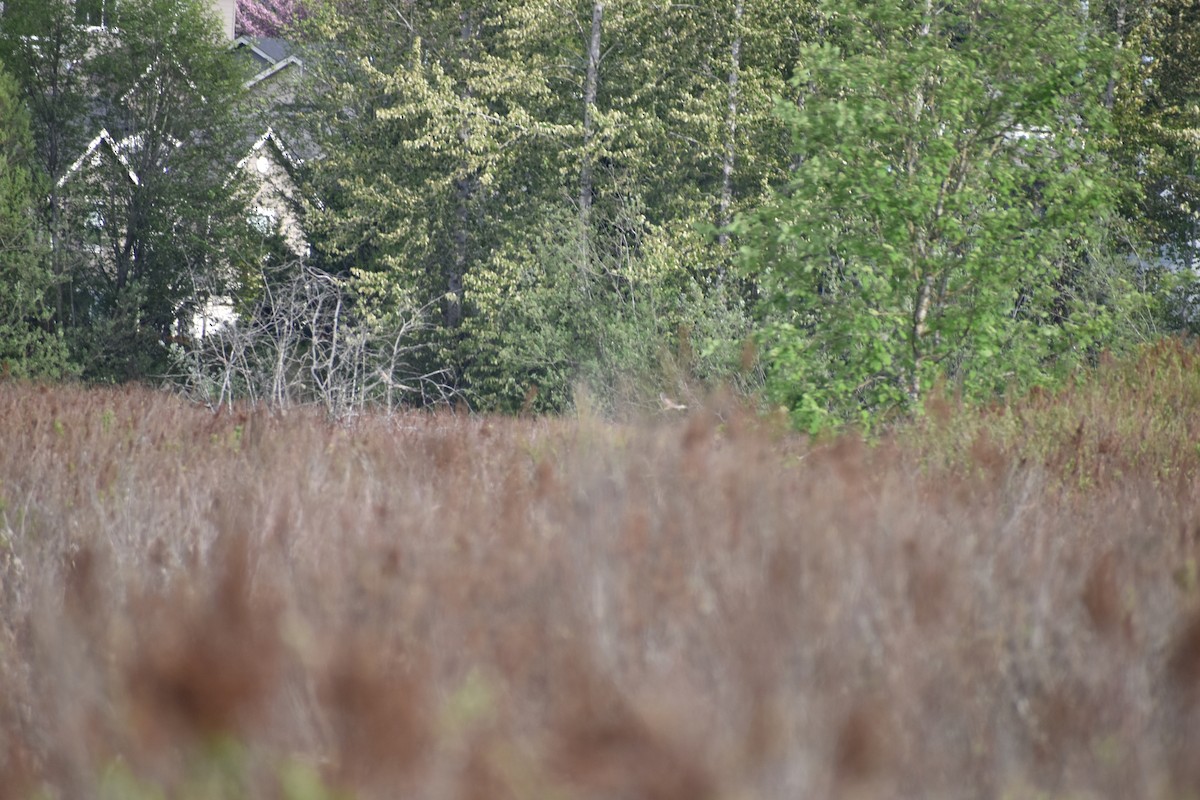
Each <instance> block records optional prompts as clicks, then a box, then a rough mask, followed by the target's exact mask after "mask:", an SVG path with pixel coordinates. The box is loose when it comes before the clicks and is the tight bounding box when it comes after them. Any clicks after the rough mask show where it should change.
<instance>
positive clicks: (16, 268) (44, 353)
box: [0, 66, 69, 377]
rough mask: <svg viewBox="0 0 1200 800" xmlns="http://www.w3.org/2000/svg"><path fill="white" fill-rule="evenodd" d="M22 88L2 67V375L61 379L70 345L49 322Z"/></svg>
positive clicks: (48, 283)
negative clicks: (65, 343) (21, 97)
mask: <svg viewBox="0 0 1200 800" xmlns="http://www.w3.org/2000/svg"><path fill="white" fill-rule="evenodd" d="M19 92H20V89H19V86H18V85H17V82H16V80H15V79H14V78H13V77H12V76H11V75H9V74H8V72H7V71H6V70H5V69H4V68H3V67H2V66H0V376H4V377H8V376H16V377H31V376H42V377H61V376H63V375H64V374H66V373H67V372H68V371H69V370H68V365H67V359H66V348H65V346H64V345H63V341H62V338H61V337H60V336H58V335H56V334H55V333H53V332H52V330H51V328H50V325H49V318H50V308H49V306H48V305H47V304H46V301H47V294H48V292H49V291H50V290H51V288H52V287H53V282H54V276H53V275H52V274H51V272H50V270H49V269H48V268H47V266H46V256H47V250H46V247H45V243H44V241H39V239H38V235H37V215H36V211H35V208H36V205H37V203H38V201H39V199H40V191H39V188H40V187H39V185H38V182H37V181H35V180H34V178H33V175H32V173H31V172H30V169H29V168H28V166H27V165H28V163H30V162H31V161H32V154H33V146H32V139H31V136H30V132H29V118H28V115H27V114H26V111H25V108H24V105H23V103H22V102H21V99H20V97H19Z"/></svg>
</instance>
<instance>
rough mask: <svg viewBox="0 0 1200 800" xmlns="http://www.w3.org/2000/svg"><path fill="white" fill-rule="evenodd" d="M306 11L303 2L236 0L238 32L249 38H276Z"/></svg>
mask: <svg viewBox="0 0 1200 800" xmlns="http://www.w3.org/2000/svg"><path fill="white" fill-rule="evenodd" d="M308 11H309V9H308V8H307V7H306V3H305V2H304V0H238V4H237V25H238V30H240V31H241V32H242V33H244V34H247V35H250V36H278V35H279V34H280V33H281V32H282V31H283V30H285V29H286V28H287V27H288V26H289V25H292V24H293V23H295V22H298V21H299V20H302V19H304V18H305V17H306V16H307V15H308Z"/></svg>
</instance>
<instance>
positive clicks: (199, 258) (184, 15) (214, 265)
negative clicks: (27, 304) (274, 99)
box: [59, 0, 261, 378]
mask: <svg viewBox="0 0 1200 800" xmlns="http://www.w3.org/2000/svg"><path fill="white" fill-rule="evenodd" d="M114 22H115V26H114V27H115V31H116V32H114V33H113V34H112V35H111V36H110V37H108V38H107V39H106V41H105V43H104V44H105V46H104V47H103V48H102V49H99V52H98V53H97V55H95V56H94V59H93V63H92V75H93V81H94V84H95V88H96V89H97V90H98V94H99V95H100V99H99V102H98V103H97V110H96V113H95V115H94V117H93V119H94V124H95V126H96V128H97V129H101V128H102V129H103V130H105V131H107V132H108V133H109V134H110V136H111V144H108V145H106V146H109V147H110V148H111V150H112V151H113V152H110V153H109V154H108V155H109V156H111V157H109V158H106V159H102V160H101V163H100V165H99V166H97V165H96V164H95V163H93V161H94V160H91V159H85V160H83V161H81V162H77V163H76V164H74V165H73V167H72V168H71V169H70V170H68V172H67V173H66V174H65V175H64V177H63V178H62V179H60V180H61V181H62V185H63V186H64V188H65V191H67V192H69V193H70V196H69V197H67V198H65V200H66V207H67V215H68V216H69V220H68V225H67V226H66V233H67V234H68V235H67V236H66V237H64V239H65V241H63V242H61V243H60V245H59V246H61V247H67V248H69V249H70V253H71V255H72V256H73V258H74V267H73V270H72V276H71V277H72V283H71V289H72V293H71V302H72V309H73V311H72V314H71V315H68V317H67V319H66V320H65V321H66V322H67V323H68V324H69V325H70V326H71V328H72V329H73V336H72V337H71V338H72V340H73V342H74V346H75V347H76V348H77V352H79V353H80V354H81V356H82V357H83V358H82V360H83V361H84V363H86V364H87V366H88V374H89V375H91V376H92V377H108V378H136V377H142V376H147V375H153V374H156V373H159V372H161V370H162V369H164V368H165V366H166V364H165V360H164V359H165V352H166V351H165V349H164V348H163V347H162V346H161V343H162V342H163V341H164V340H166V339H168V338H169V337H170V336H171V335H172V334H173V333H174V332H175V331H176V329H177V327H178V326H180V325H181V324H183V323H184V322H186V319H187V318H188V316H189V314H190V310H191V309H193V308H194V307H195V305H196V304H197V303H198V302H202V301H203V299H204V295H205V294H206V293H207V292H209V291H217V290H218V289H219V283H220V279H221V277H222V276H223V275H227V274H228V273H229V272H230V267H231V262H236V261H238V260H241V259H248V260H251V261H253V260H254V258H255V256H254V254H253V247H252V246H251V245H250V244H249V243H250V242H252V241H254V240H255V239H259V240H261V237H254V236H253V234H252V231H250V229H249V226H248V221H247V220H248V214H247V211H246V207H245V198H244V197H242V196H240V194H239V192H238V191H237V188H238V187H237V184H235V183H231V181H230V174H231V171H232V169H233V163H234V162H235V161H236V160H237V157H238V156H239V155H240V150H241V149H242V148H244V147H246V146H248V144H249V139H248V130H247V128H246V125H245V122H246V121H245V120H243V118H242V116H241V114H240V111H241V109H240V108H239V105H238V103H239V100H240V99H241V88H240V85H241V84H240V80H239V74H238V67H237V64H236V63H235V61H234V60H233V59H230V58H229V56H228V54H227V53H226V51H225V47H224V43H223V41H222V39H221V36H220V32H219V27H218V24H217V20H216V19H215V18H214V16H213V15H212V12H211V9H210V7H209V4H208V3H207V2H205V0H126V2H122V3H121V4H120V5H119V6H118V8H117V10H116V13H115V16H114ZM218 293H219V292H218Z"/></svg>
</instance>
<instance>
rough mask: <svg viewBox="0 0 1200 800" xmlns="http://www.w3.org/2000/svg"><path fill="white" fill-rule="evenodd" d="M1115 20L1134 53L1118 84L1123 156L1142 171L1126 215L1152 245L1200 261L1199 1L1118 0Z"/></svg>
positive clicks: (1149, 257) (1181, 259) (1160, 254)
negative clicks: (1129, 0) (1199, 244)
mask: <svg viewBox="0 0 1200 800" xmlns="http://www.w3.org/2000/svg"><path fill="white" fill-rule="evenodd" d="M1109 16H1111V17H1112V18H1113V19H1112V21H1111V22H1110V23H1109V24H1110V25H1112V26H1114V27H1115V28H1116V31H1117V34H1118V35H1119V36H1121V41H1122V44H1123V46H1124V47H1125V48H1127V49H1129V50H1131V51H1133V52H1134V53H1135V54H1136V55H1137V56H1138V57H1137V58H1134V59H1130V60H1129V62H1128V64H1127V67H1126V69H1125V70H1124V72H1123V74H1122V76H1121V77H1122V79H1121V80H1120V81H1119V82H1117V83H1116V84H1115V86H1114V89H1115V91H1114V98H1113V101H1114V112H1115V116H1116V120H1117V125H1118V136H1117V138H1116V141H1115V148H1114V149H1115V152H1116V155H1117V157H1118V158H1119V159H1120V160H1121V161H1123V162H1124V164H1125V165H1126V166H1127V169H1128V171H1129V172H1130V173H1131V174H1132V175H1133V176H1134V177H1135V180H1136V185H1137V188H1138V190H1139V191H1138V192H1137V193H1136V194H1134V195H1131V196H1130V199H1129V201H1128V207H1127V212H1126V213H1127V215H1128V216H1129V217H1130V218H1131V220H1132V221H1133V223H1134V225H1135V227H1136V229H1137V231H1138V233H1139V234H1140V237H1141V240H1142V241H1143V242H1144V243H1145V244H1148V245H1149V248H1150V252H1142V253H1141V254H1140V255H1142V256H1143V258H1144V259H1145V260H1146V261H1148V262H1150V263H1154V262H1156V261H1157V260H1158V259H1159V258H1165V259H1166V260H1168V261H1169V262H1172V263H1175V264H1178V265H1180V266H1183V267H1186V268H1188V269H1189V271H1191V270H1194V269H1195V268H1196V267H1197V266H1200V253H1198V252H1197V250H1196V245H1195V241H1196V240H1197V238H1200V226H1198V225H1197V219H1198V215H1200V171H1198V168H1197V164H1198V162H1200V4H1197V3H1196V2H1195V0H1150V1H1149V2H1144V3H1139V4H1136V5H1134V6H1133V7H1130V8H1126V4H1125V3H1116V4H1115V8H1114V9H1113V11H1112V12H1111V13H1110V15H1109Z"/></svg>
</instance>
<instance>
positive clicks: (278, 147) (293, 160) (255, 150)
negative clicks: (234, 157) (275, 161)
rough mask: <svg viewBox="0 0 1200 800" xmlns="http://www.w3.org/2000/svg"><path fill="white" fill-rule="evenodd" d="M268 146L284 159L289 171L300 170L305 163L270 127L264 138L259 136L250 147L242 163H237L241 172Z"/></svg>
mask: <svg viewBox="0 0 1200 800" xmlns="http://www.w3.org/2000/svg"><path fill="white" fill-rule="evenodd" d="M268 144H270V145H271V147H272V148H273V149H274V150H275V152H276V153H278V154H279V156H280V157H281V158H282V159H283V163H284V165H285V166H286V167H288V169H292V170H295V169H298V168H299V167H300V165H301V164H303V163H304V159H302V158H298V157H296V156H295V155H294V154H293V153H292V151H291V150H290V149H288V146H287V145H285V144H284V143H283V140H282V139H280V138H279V134H277V133H276V132H275V129H274V128H272V127H270V126H268V127H267V130H266V131H265V132H264V133H263V134H262V136H259V137H258V139H257V140H256V141H255V142H254V144H252V145H250V151H249V152H248V153H246V155H245V156H244V157H243V158H242V159H241V160H240V161H238V162H237V169H238V170H241V169H242V168H243V167H245V166H246V164H247V163H248V162H249V161H250V159H251V158H253V157H254V156H256V155H257V154H259V153H261V152H262V150H263V148H264V147H266V146H267V145H268ZM235 174H236V173H235Z"/></svg>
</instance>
